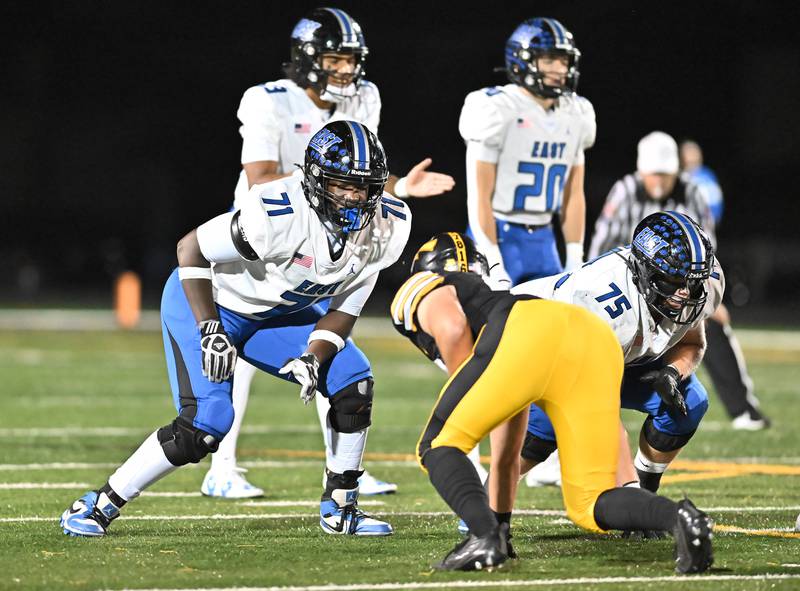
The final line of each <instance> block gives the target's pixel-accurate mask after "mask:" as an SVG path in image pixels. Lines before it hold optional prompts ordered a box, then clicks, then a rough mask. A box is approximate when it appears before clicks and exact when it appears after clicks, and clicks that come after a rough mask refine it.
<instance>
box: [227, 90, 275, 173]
mask: <svg viewBox="0 0 800 591" xmlns="http://www.w3.org/2000/svg"><path fill="white" fill-rule="evenodd" d="M237 116H238V117H239V120H240V121H241V122H242V125H241V127H239V133H240V134H241V135H242V164H247V163H248V162H260V161H264V160H271V161H275V162H280V159H281V158H280V139H281V128H280V123H279V122H278V116H277V114H276V112H275V104H274V102H273V101H272V98H271V97H270V95H269V93H267V91H266V90H265V89H264V87H263V86H254V87H253V88H249V89H248V90H247V91H245V93H244V96H242V102H241V103H240V105H239V111H238V112H237Z"/></svg>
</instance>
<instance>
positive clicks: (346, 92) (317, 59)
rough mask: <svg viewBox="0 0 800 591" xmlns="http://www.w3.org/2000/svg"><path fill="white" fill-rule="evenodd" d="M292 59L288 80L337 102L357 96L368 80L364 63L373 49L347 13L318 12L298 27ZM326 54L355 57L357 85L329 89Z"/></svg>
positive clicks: (286, 67)
mask: <svg viewBox="0 0 800 591" xmlns="http://www.w3.org/2000/svg"><path fill="white" fill-rule="evenodd" d="M291 44H292V46H291V58H290V61H289V63H287V64H284V70H285V71H286V74H287V76H289V78H291V79H292V80H293V81H294V82H295V83H296V84H297V85H298V86H300V87H301V88H313V89H314V90H315V91H316V92H317V94H319V95H320V96H322V95H323V93H327V95H328V98H331V99H333V100H335V99H342V98H345V97H348V96H354V95H355V94H356V93H357V91H358V84H359V82H360V81H361V79H362V78H363V77H364V62H365V61H366V57H367V54H368V53H369V49H367V45H366V43H365V41H364V34H363V33H362V32H361V26H360V25H359V24H358V23H357V22H356V21H355V20H353V18H352V17H350V15H349V14H347V13H346V12H345V11H344V10H340V9H338V8H316V9H314V10H313V11H312V12H311V14H309V15H308V16H306V17H305V18H302V19H300V21H299V22H298V23H297V24H296V25H295V27H294V30H293V31H292V37H291ZM324 53H345V54H352V55H353V56H355V59H356V64H355V69H354V70H353V81H352V83H351V84H349V85H347V86H346V87H343V88H342V87H339V86H336V85H328V76H329V72H328V71H326V70H323V69H322V65H321V59H322V54H324Z"/></svg>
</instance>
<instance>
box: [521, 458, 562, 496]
mask: <svg viewBox="0 0 800 591" xmlns="http://www.w3.org/2000/svg"><path fill="white" fill-rule="evenodd" d="M525 484H527V485H528V486H534V487H535V486H561V462H560V461H559V459H558V450H556V451H554V452H553V453H551V454H550V455H549V456H548V458H547V459H546V460H545V461H544V462H541V463H540V464H536V465H535V466H534V467H533V468H531V470H530V472H528V473H527V474H526V475H525Z"/></svg>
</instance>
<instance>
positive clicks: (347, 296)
mask: <svg viewBox="0 0 800 591" xmlns="http://www.w3.org/2000/svg"><path fill="white" fill-rule="evenodd" d="M376 281H378V273H373V274H372V275H370V276H369V277H367V278H366V279H364V280H363V281H360V282H359V283H357V284H356V285H354V286H353V287H351V288H350V289H348V290H347V291H345V292H344V293H340V294H339V295H337V296H335V297H333V298H331V305H330V309H331V310H338V311H339V312H344V313H345V314H350V315H351V316H359V315H360V314H361V309H362V308H363V307H364V304H366V303H367V300H368V299H369V296H370V294H371V293H372V290H373V289H374V287H375V282H376Z"/></svg>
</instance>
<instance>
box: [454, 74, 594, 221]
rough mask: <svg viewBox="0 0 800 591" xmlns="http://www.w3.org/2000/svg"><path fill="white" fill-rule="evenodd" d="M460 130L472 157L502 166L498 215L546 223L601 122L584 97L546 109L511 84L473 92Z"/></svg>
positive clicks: (567, 99) (497, 183) (494, 204)
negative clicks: (597, 119)
mask: <svg viewBox="0 0 800 591" xmlns="http://www.w3.org/2000/svg"><path fill="white" fill-rule="evenodd" d="M458 128H459V131H460V132H461V136H462V137H463V138H464V141H466V142H467V147H468V148H467V149H468V153H469V150H470V148H471V147H472V148H474V151H473V152H472V153H473V154H474V155H475V156H476V158H477V160H482V161H485V162H492V163H496V164H497V179H496V181H495V189H494V195H493V197H492V208H493V209H494V214H495V217H496V218H497V219H500V220H505V221H509V222H513V223H518V224H534V225H541V224H548V223H550V221H551V219H552V217H553V213H554V212H556V211H559V209H560V208H561V204H562V200H563V192H564V191H563V190H564V183H565V182H566V179H567V178H568V176H569V173H570V170H571V169H572V167H573V166H580V165H582V164H584V162H585V158H584V150H587V149H589V148H590V147H591V146H592V145H593V144H594V139H595V134H596V131H597V124H596V122H595V116H594V108H593V107H592V104H591V103H590V102H589V101H588V100H587V99H585V98H583V97H581V96H578V95H572V96H567V97H561V98H560V99H558V101H557V103H556V106H555V107H554V108H553V109H551V110H547V111H545V110H544V109H543V108H542V106H541V105H540V104H539V103H537V102H536V100H534V98H533V97H532V96H531V95H530V94H528V93H527V92H526V91H524V90H523V89H522V88H521V87H520V86H517V85H516V84H507V85H505V86H500V87H491V88H484V89H482V90H477V91H475V92H471V93H470V94H468V95H467V98H466V100H465V101H464V107H463V108H462V110H461V118H460V120H459V123H458ZM470 165H471V164H470V159H469V158H468V161H467V166H468V167H469V166H470ZM467 174H468V176H469V175H470V171H469V170H468V171H467Z"/></svg>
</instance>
